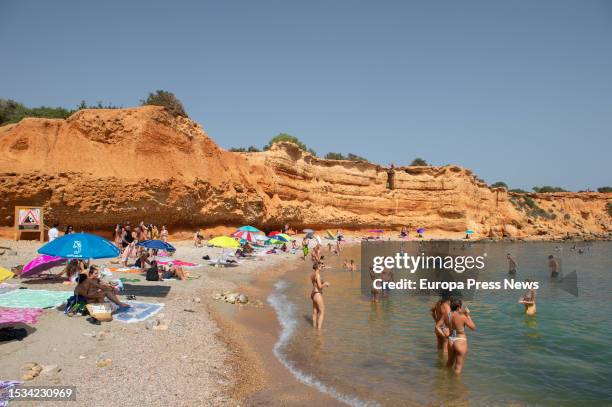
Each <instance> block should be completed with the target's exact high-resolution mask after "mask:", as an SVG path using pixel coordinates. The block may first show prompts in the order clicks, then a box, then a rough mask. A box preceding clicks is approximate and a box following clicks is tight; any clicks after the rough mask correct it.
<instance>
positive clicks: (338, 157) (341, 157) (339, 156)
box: [325, 152, 369, 163]
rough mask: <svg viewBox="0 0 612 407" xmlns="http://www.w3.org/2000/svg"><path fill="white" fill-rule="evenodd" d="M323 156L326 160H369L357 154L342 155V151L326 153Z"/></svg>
mask: <svg viewBox="0 0 612 407" xmlns="http://www.w3.org/2000/svg"><path fill="white" fill-rule="evenodd" d="M325 158H326V159H328V160H344V161H363V162H366V163H367V162H369V161H368V159H367V158H363V157H361V156H359V155H357V154H353V153H348V154H347V155H346V156H344V155H342V153H334V152H331V153H327V154H325Z"/></svg>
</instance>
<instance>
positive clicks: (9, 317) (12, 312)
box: [0, 308, 43, 325]
mask: <svg viewBox="0 0 612 407" xmlns="http://www.w3.org/2000/svg"><path fill="white" fill-rule="evenodd" d="M42 313H43V310H42V309H40V308H0V325H2V324H18V323H23V324H30V325H33V324H35V323H36V322H37V321H38V317H39V316H40V315H41V314H42Z"/></svg>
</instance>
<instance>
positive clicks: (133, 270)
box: [104, 267, 142, 273]
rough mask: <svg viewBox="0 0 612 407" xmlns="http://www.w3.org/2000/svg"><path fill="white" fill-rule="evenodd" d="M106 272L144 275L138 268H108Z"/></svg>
mask: <svg viewBox="0 0 612 407" xmlns="http://www.w3.org/2000/svg"><path fill="white" fill-rule="evenodd" d="M104 271H107V272H111V273H142V269H141V268H138V267H107V268H105V269H104Z"/></svg>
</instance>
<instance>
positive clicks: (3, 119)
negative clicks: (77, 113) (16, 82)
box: [0, 99, 74, 126]
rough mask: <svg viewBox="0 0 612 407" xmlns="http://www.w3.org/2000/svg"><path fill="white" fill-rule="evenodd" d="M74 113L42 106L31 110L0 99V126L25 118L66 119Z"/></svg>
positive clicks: (9, 100)
mask: <svg viewBox="0 0 612 407" xmlns="http://www.w3.org/2000/svg"><path fill="white" fill-rule="evenodd" d="M72 113H74V111H72V110H68V109H64V108H63V107H47V106H40V107H34V108H29V107H27V106H24V105H22V104H21V103H19V102H16V101H14V100H11V99H0V126H4V125H5V124H10V123H17V122H18V121H20V120H21V119H23V118H24V117H42V118H47V119H65V118H67V117H68V116H70V115H71V114H72Z"/></svg>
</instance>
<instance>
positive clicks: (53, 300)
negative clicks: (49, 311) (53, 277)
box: [0, 290, 72, 308]
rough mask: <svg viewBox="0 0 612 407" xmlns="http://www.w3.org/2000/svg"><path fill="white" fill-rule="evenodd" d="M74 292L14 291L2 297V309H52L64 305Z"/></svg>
mask: <svg viewBox="0 0 612 407" xmlns="http://www.w3.org/2000/svg"><path fill="white" fill-rule="evenodd" d="M71 296H72V291H47V290H13V291H10V292H8V293H5V294H1V295H0V307H6V308H51V307H56V306H58V305H60V304H63V303H64V302H65V301H66V300H68V298H69V297H71Z"/></svg>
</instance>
